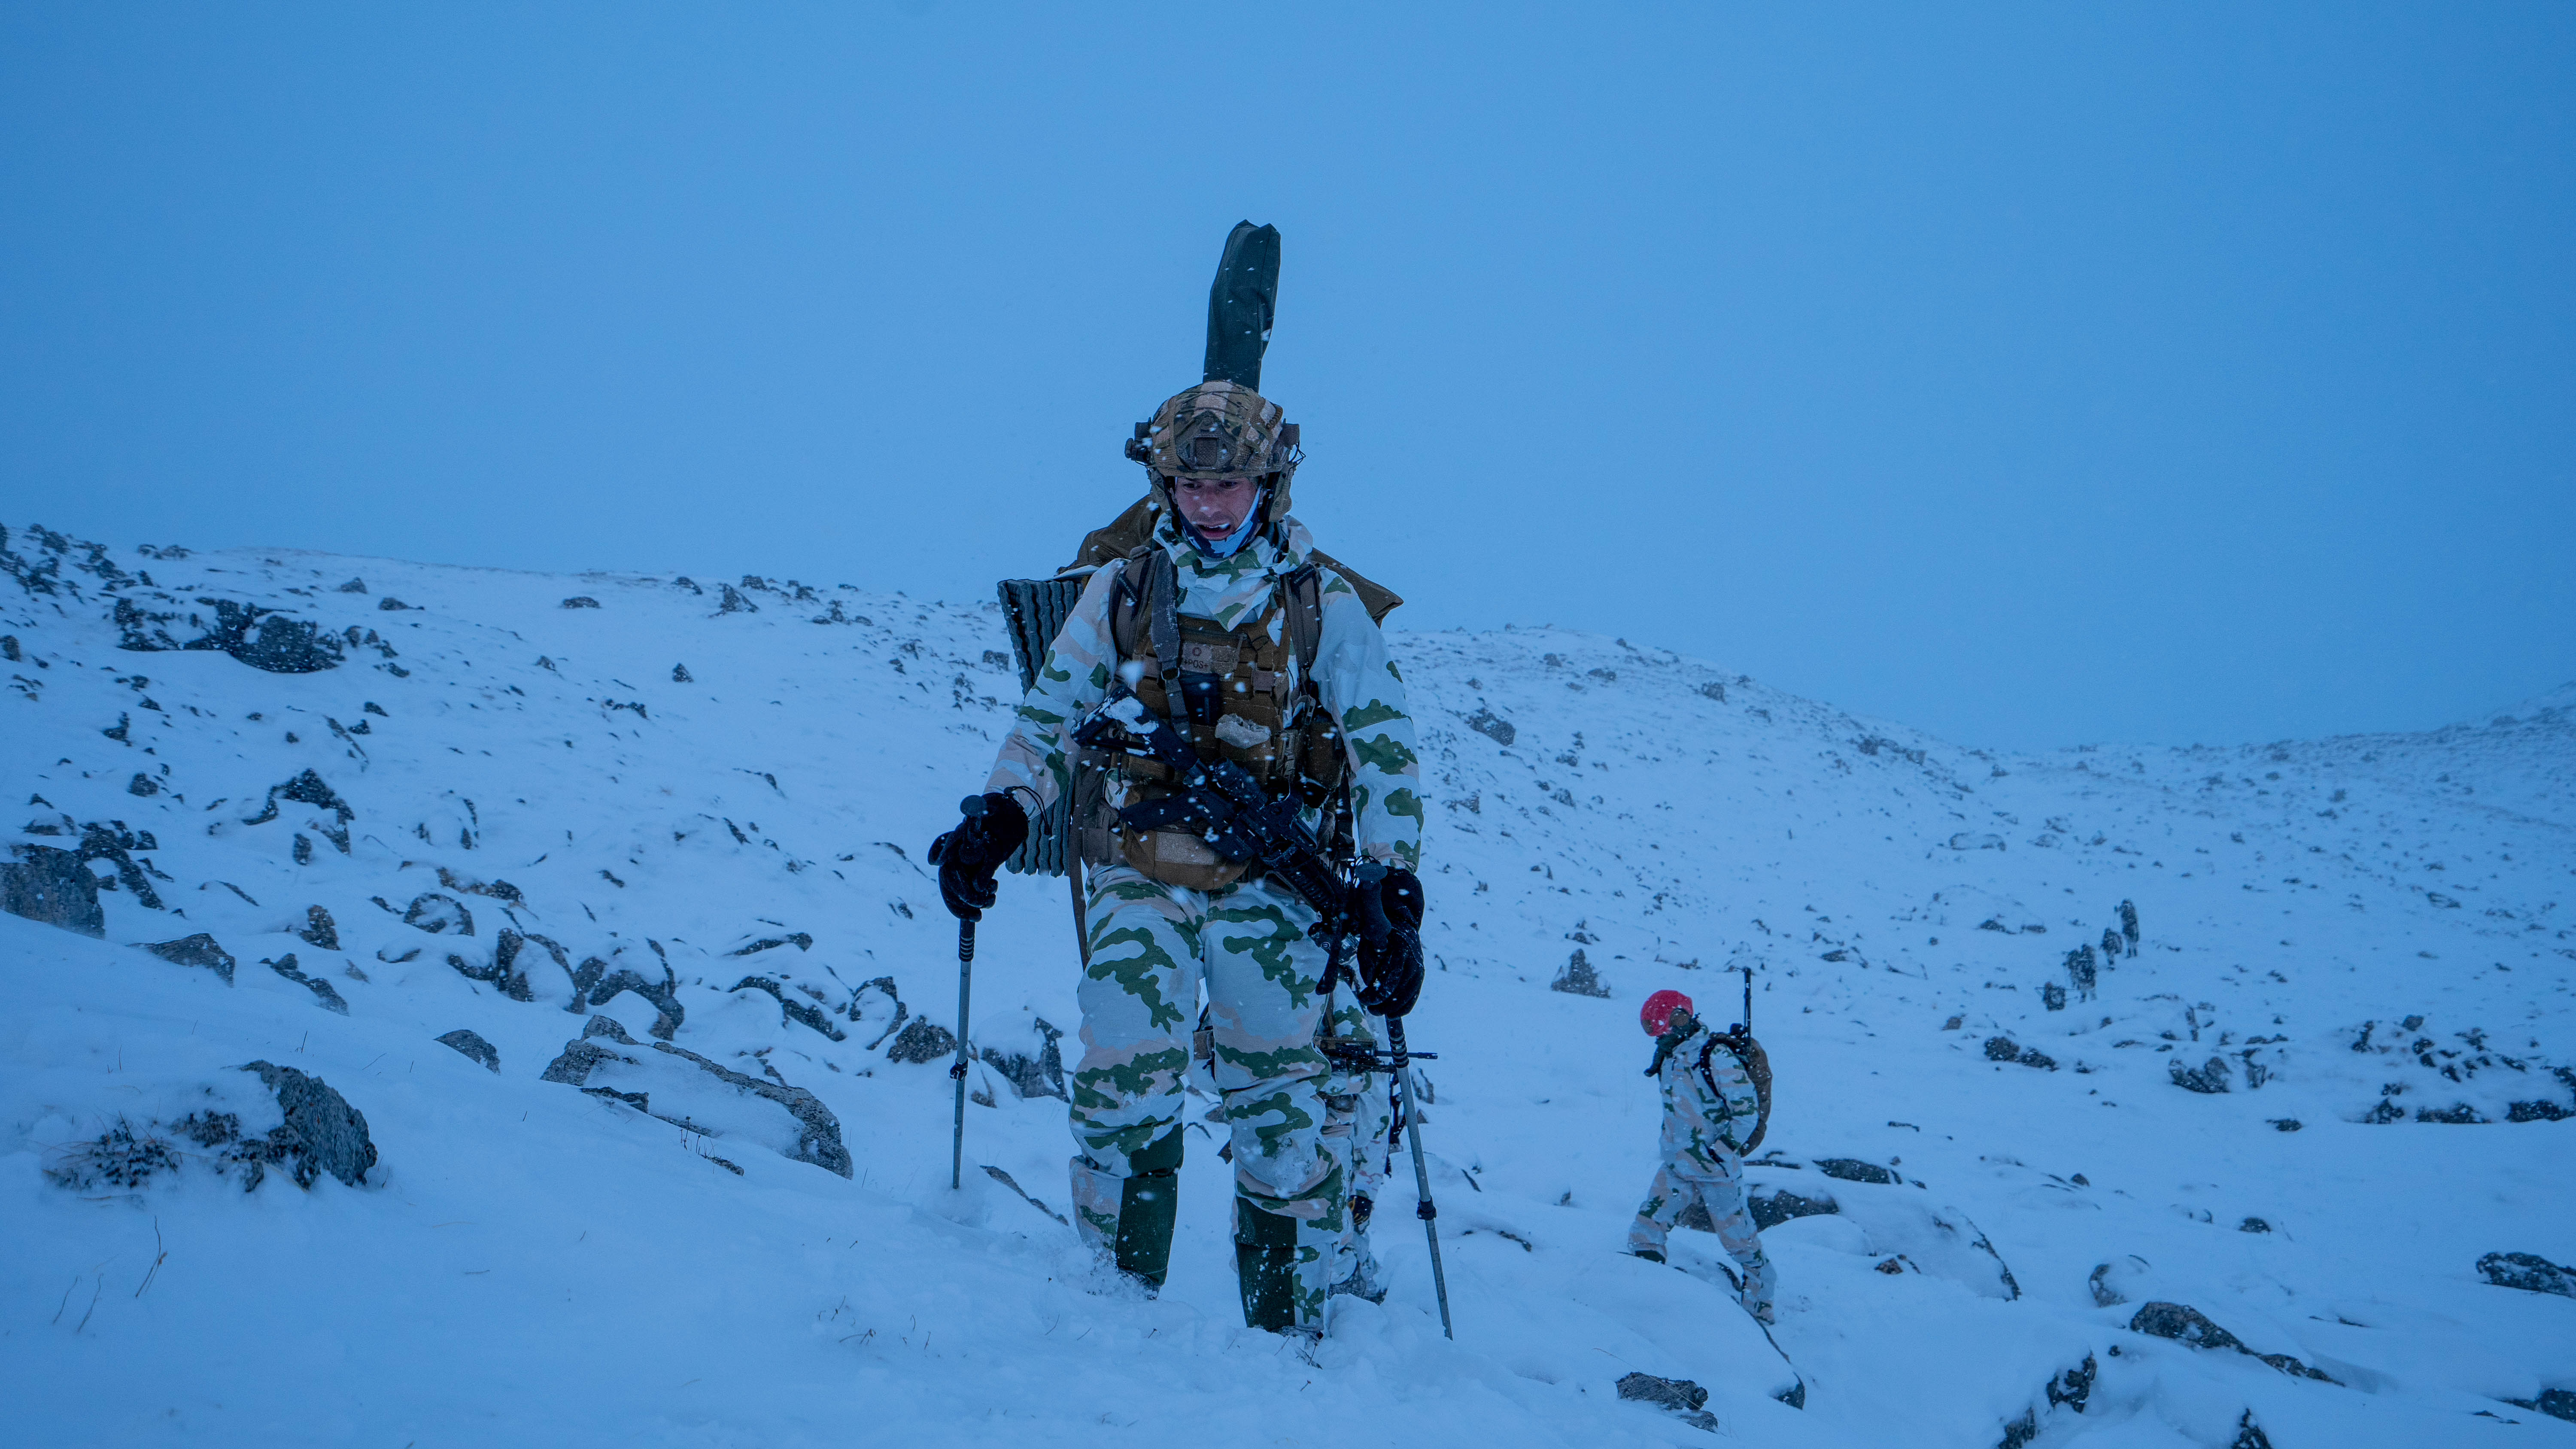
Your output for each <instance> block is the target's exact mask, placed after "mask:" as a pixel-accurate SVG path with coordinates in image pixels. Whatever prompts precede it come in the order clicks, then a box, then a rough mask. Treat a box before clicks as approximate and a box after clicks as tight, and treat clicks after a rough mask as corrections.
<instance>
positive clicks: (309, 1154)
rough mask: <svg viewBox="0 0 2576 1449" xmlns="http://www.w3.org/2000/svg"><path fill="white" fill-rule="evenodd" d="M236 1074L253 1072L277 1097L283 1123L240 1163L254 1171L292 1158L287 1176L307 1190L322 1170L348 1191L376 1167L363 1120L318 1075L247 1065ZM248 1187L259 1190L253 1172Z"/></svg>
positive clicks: (261, 1064) (257, 1176) (357, 1111)
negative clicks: (284, 1118)
mask: <svg viewBox="0 0 2576 1449" xmlns="http://www.w3.org/2000/svg"><path fill="white" fill-rule="evenodd" d="M242 1070H243V1071H245V1072H256V1073H258V1074H259V1079H260V1081H261V1082H262V1083H263V1084H265V1085H266V1086H267V1088H268V1089H269V1090H270V1091H272V1092H274V1093H276V1094H277V1105H278V1106H279V1107H281V1108H283V1109H284V1110H285V1112H286V1121H285V1122H284V1123H283V1124H281V1125H279V1126H277V1127H275V1128H272V1129H271V1130H270V1131H269V1133H268V1137H267V1139H266V1144H265V1150H264V1151H262V1152H260V1153H258V1154H255V1155H251V1156H247V1157H244V1158H243V1159H241V1160H244V1161H247V1162H249V1163H251V1164H252V1165H253V1166H254V1167H257V1166H259V1165H261V1164H268V1165H276V1164H279V1163H281V1162H285V1161H286V1160H288V1159H292V1166H291V1168H290V1172H291V1173H292V1175H293V1176H294V1178H295V1185H296V1186H297V1187H302V1188H310V1187H311V1186H313V1183H314V1180H315V1179H316V1178H317V1177H319V1176H320V1175H321V1174H323V1173H325V1172H327V1173H329V1174H331V1175H332V1176H333V1177H336V1178H338V1179H340V1181H342V1182H343V1183H346V1184H348V1185H349V1186H351V1187H356V1186H358V1185H359V1184H361V1183H364V1182H365V1181H366V1180H367V1173H368V1172H369V1171H370V1170H372V1169H373V1168H374V1167H375V1165H376V1144H375V1143H374V1141H372V1140H371V1139H370V1138H369V1137H368V1136H367V1119H366V1116H365V1115H364V1114H363V1113H361V1112H359V1110H358V1109H357V1108H355V1107H352V1106H350V1105H349V1100H348V1099H347V1098H346V1097H343V1096H341V1095H340V1094H339V1093H338V1092H336V1091H333V1090H332V1089H331V1087H330V1086H329V1084H327V1083H325V1082H324V1081H323V1080H322V1079H321V1078H320V1077H315V1076H308V1075H306V1074H305V1073H303V1072H299V1071H297V1070H296V1069H295V1068H293V1067H280V1066H272V1065H270V1064H269V1063H267V1062H252V1063H251V1064H250V1065H249V1066H246V1067H244V1068H242ZM244 1145H245V1146H247V1145H249V1144H248V1143H245V1144H244ZM250 1186H252V1187H254V1188H255V1187H257V1186H259V1175H258V1174H257V1173H256V1172H254V1174H253V1175H252V1177H251V1181H250Z"/></svg>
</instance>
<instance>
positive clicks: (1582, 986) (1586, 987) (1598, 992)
mask: <svg viewBox="0 0 2576 1449" xmlns="http://www.w3.org/2000/svg"><path fill="white" fill-rule="evenodd" d="M1547 989H1548V990H1550V991H1562V992H1564V993H1566V994H1567V995H1569V996H1603V997H1606V996H1608V995H1609V994H1610V983H1608V982H1606V981H1603V980H1602V979H1601V977H1600V975H1599V974H1598V973H1597V972H1595V971H1594V970H1593V969H1592V963H1591V962H1590V961H1588V960H1586V959H1584V955H1583V948H1582V947H1580V946H1577V947H1575V948H1574V954H1573V955H1572V956H1571V957H1568V958H1567V960H1566V963H1565V967H1564V969H1562V970H1560V971H1558V972H1557V973H1556V979H1555V980H1554V981H1551V982H1549V983H1548V984H1547Z"/></svg>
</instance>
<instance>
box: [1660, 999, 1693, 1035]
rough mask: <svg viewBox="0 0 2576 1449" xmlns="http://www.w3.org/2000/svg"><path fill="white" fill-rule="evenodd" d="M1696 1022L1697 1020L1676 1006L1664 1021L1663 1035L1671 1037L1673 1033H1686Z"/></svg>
mask: <svg viewBox="0 0 2576 1449" xmlns="http://www.w3.org/2000/svg"><path fill="white" fill-rule="evenodd" d="M1697 1021H1698V1018H1696V1017H1694V1016H1692V1015H1691V1014H1690V1013H1689V1012H1687V1011H1685V1010H1683V1009H1682V1008H1680V1007H1678V1006H1676V1007H1674V1008H1673V1014H1672V1015H1671V1016H1668V1017H1666V1018H1665V1019H1664V1035H1666V1036H1671V1035H1672V1034H1673V1033H1675V1032H1687V1031H1689V1030H1690V1029H1691V1027H1692V1026H1693V1025H1694V1024H1695V1023H1696V1022H1697Z"/></svg>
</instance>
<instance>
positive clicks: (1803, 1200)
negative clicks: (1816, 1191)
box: [1694, 1188, 1842, 1232]
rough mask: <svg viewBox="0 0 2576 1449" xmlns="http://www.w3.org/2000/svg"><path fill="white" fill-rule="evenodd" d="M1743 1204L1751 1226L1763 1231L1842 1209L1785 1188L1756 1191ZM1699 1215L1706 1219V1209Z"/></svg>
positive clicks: (1824, 1198)
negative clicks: (1750, 1214)
mask: <svg viewBox="0 0 2576 1449" xmlns="http://www.w3.org/2000/svg"><path fill="white" fill-rule="evenodd" d="M1745 1203H1746V1206H1747V1207H1749V1208H1750V1209H1751V1210H1752V1213H1753V1226H1755V1227H1756V1228H1763V1229H1768V1228H1773V1227H1777V1226H1779V1225H1780V1224H1782V1223H1785V1222H1787V1221H1789V1220H1790V1219H1791V1218H1804V1217H1815V1216H1818V1215H1820V1214H1824V1213H1838V1212H1841V1211H1842V1208H1841V1207H1839V1206H1838V1205H1836V1203H1835V1202H1834V1200H1833V1199H1832V1198H1830V1197H1823V1196H1819V1197H1807V1196H1805V1195H1803V1194H1800V1193H1794V1192H1791V1191H1789V1190H1788V1189H1787V1188H1776V1189H1774V1190H1772V1191H1770V1192H1763V1191H1760V1190H1758V1189H1757V1190H1756V1191H1754V1192H1753V1193H1752V1194H1751V1195H1749V1196H1748V1197H1747V1198H1746V1199H1745ZM1694 1206H1696V1204H1694ZM1700 1215H1701V1216H1702V1217H1703V1218H1704V1217H1706V1216H1707V1215H1708V1213H1707V1209H1705V1208H1702V1209H1700ZM1708 1231H1711V1232H1714V1231H1716V1229H1715V1228H1714V1227H1713V1226H1712V1227H1711V1228H1710V1229H1708Z"/></svg>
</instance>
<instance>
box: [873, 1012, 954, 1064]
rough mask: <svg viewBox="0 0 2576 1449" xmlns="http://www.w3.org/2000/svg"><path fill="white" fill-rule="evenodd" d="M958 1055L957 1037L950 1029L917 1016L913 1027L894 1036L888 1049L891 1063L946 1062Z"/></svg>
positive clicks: (913, 1021) (887, 1052) (887, 1055)
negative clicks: (947, 1059)
mask: <svg viewBox="0 0 2576 1449" xmlns="http://www.w3.org/2000/svg"><path fill="white" fill-rule="evenodd" d="M956 1053H957V1037H956V1035H955V1034H954V1033H952V1032H950V1031H949V1030H948V1028H946V1027H944V1026H939V1025H936V1024H934V1023H933V1022H932V1021H931V1020H930V1018H928V1017H926V1016H916V1017H914V1018H913V1019H912V1025H910V1026H907V1027H905V1028H904V1029H903V1030H901V1031H899V1032H896V1033H895V1034H894V1041H893V1043H892V1044H891V1045H889V1046H887V1048H886V1060H887V1061H890V1062H913V1063H925V1062H936V1061H942V1060H945V1059H946V1058H948V1057H951V1056H954V1055H956Z"/></svg>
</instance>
